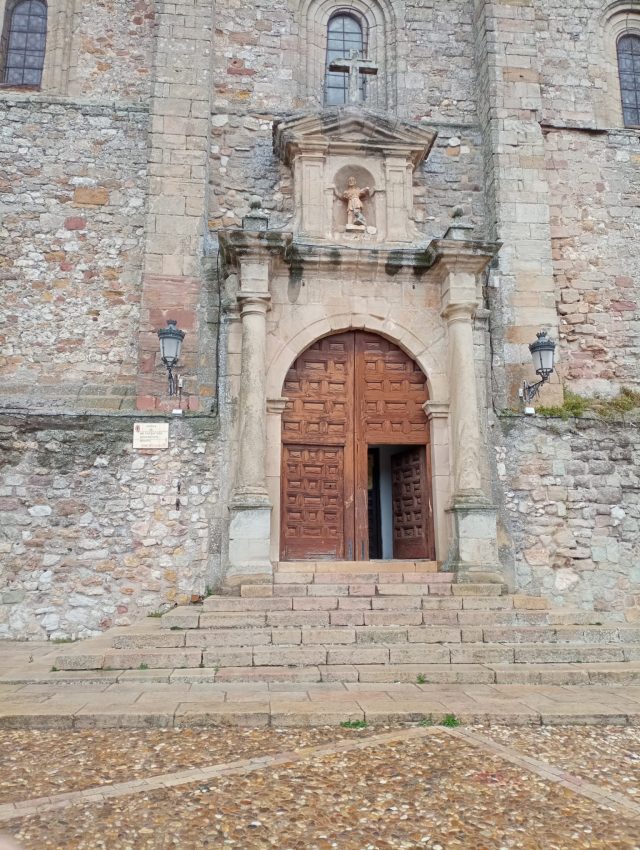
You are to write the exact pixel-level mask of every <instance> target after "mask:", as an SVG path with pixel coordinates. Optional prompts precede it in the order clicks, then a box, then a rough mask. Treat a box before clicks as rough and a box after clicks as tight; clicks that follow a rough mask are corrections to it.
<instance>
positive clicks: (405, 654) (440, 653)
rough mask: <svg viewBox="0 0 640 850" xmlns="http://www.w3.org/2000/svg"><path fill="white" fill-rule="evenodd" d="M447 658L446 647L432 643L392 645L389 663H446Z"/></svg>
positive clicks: (447, 651)
mask: <svg viewBox="0 0 640 850" xmlns="http://www.w3.org/2000/svg"><path fill="white" fill-rule="evenodd" d="M449 659H450V654H449V650H448V649H447V648H446V647H444V646H439V645H437V644H432V643H413V644H411V645H407V646H392V647H391V648H390V655H389V662H390V663H391V664H423V663H424V664H448V663H449Z"/></svg>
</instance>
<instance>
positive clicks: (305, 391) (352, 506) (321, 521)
mask: <svg viewBox="0 0 640 850" xmlns="http://www.w3.org/2000/svg"><path fill="white" fill-rule="evenodd" d="M282 394H283V396H285V397H286V398H287V399H288V401H287V406H286V409H285V411H284V413H283V417H282V490H281V517H280V520H281V525H280V549H281V552H280V556H281V558H282V560H314V559H329V560H343V559H344V560H368V559H369V548H370V540H371V533H372V531H373V529H372V528H370V524H371V523H373V522H377V521H378V520H377V519H376V518H375V512H372V510H371V497H370V486H371V462H370V461H371V447H374V446H375V447H382V450H386V451H389V450H388V449H385V447H389V446H393V447H396V449H397V451H396V449H394V451H395V452H396V453H395V454H394V455H393V457H392V458H391V466H392V473H391V478H390V481H391V480H392V485H390V486H392V488H393V498H392V500H391V499H390V501H389V511H392V513H393V516H392V527H393V557H394V558H433V557H434V544H433V517H432V510H431V504H432V499H431V480H430V479H431V475H430V452H429V450H428V449H429V427H428V422H427V418H426V415H425V413H424V410H423V405H424V403H425V401H426V400H427V398H428V394H427V382H426V379H425V376H424V374H423V373H422V371H421V370H420V368H419V367H418V365H417V364H416V363H415V362H414V361H413V360H412V359H411V358H410V357H409V356H408V355H406V354H405V353H404V352H403V351H402V350H401V349H399V348H398V347H397V346H395V345H394V344H393V343H391V342H389V341H388V340H386V339H384V338H383V337H380V336H378V335H377V334H372V333H366V332H364V331H348V332H346V333H340V334H334V335H333V336H328V337H324V338H323V339H320V340H318V341H317V342H316V343H314V344H313V345H312V346H310V348H308V349H307V350H306V351H305V352H303V353H302V354H301V355H300V357H298V359H297V360H296V361H295V363H294V364H293V365H292V367H291V368H290V369H289V371H288V373H287V376H286V378H285V381H284V386H283V390H282Z"/></svg>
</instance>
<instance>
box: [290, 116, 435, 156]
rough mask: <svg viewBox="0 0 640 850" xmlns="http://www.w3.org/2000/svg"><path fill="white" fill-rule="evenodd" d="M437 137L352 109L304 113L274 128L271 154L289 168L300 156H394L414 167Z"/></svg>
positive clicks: (432, 132)
mask: <svg viewBox="0 0 640 850" xmlns="http://www.w3.org/2000/svg"><path fill="white" fill-rule="evenodd" d="M436 135H437V133H436V132H435V130H432V129H430V128H428V127H424V126H422V125H418V124H413V123H410V122H407V121H394V120H390V119H389V118H386V117H385V116H383V115H379V114H377V113H375V112H369V111H367V110H364V109H359V108H358V107H353V106H344V107H337V108H333V109H324V110H321V111H319V112H313V113H309V112H306V113H304V114H302V115H297V116H293V117H292V118H289V119H285V120H283V121H277V122H275V124H274V128H273V144H274V150H275V152H276V153H277V155H278V156H279V157H280V159H281V160H282V161H283V162H284V163H286V164H287V165H289V166H291V165H292V163H293V161H294V160H295V158H296V156H297V155H298V154H300V153H305V152H311V151H313V150H316V151H319V152H322V153H325V154H342V155H348V154H353V153H360V154H363V153H364V154H374V155H375V154H377V155H380V154H385V153H386V154H390V153H391V154H394V155H396V156H404V157H406V158H407V159H409V160H410V161H411V162H412V164H413V167H414V168H415V167H416V166H417V165H419V164H420V163H421V162H422V160H423V159H425V157H426V156H428V154H429V151H430V150H431V147H432V146H433V143H434V141H435V139H436Z"/></svg>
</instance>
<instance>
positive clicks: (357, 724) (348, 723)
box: [340, 720, 367, 729]
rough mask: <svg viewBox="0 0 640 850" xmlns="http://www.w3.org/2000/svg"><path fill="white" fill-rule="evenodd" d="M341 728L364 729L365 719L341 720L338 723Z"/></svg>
mask: <svg viewBox="0 0 640 850" xmlns="http://www.w3.org/2000/svg"><path fill="white" fill-rule="evenodd" d="M340 725H341V726H342V728H343V729H366V728H367V721H366V720H343V721H342V723H341V724H340Z"/></svg>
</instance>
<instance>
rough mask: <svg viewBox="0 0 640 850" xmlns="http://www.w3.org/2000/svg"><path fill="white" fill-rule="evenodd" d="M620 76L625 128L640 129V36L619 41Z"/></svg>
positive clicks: (630, 36)
mask: <svg viewBox="0 0 640 850" xmlns="http://www.w3.org/2000/svg"><path fill="white" fill-rule="evenodd" d="M618 74H619V77H620V96H621V98H622V120H623V123H624V126H625V127H640V35H631V34H628V35H623V36H622V37H621V38H619V39H618Z"/></svg>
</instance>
